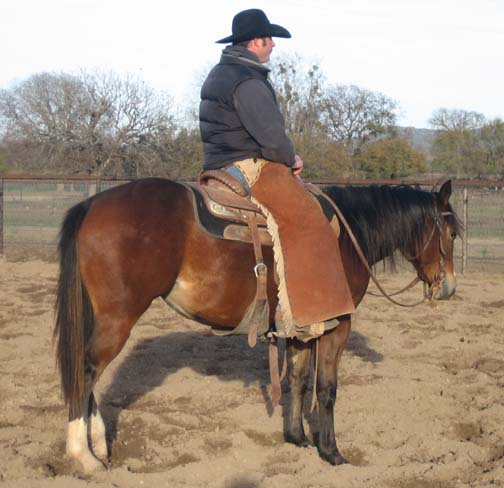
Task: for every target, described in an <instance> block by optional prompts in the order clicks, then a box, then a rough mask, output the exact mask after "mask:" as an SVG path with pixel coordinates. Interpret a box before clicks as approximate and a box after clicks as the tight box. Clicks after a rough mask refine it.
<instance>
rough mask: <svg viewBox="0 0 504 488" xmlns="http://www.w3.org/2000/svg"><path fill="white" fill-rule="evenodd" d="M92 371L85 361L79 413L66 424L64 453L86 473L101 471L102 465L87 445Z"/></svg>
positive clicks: (92, 382)
mask: <svg viewBox="0 0 504 488" xmlns="http://www.w3.org/2000/svg"><path fill="white" fill-rule="evenodd" d="M93 384H94V381H93V371H92V368H91V367H90V365H89V362H88V361H87V360H86V365H85V369H84V393H83V395H82V397H81V399H80V403H79V411H78V412H77V415H76V416H75V418H71V419H70V421H69V423H68V432H67V443H66V452H67V455H68V456H69V457H70V458H73V459H76V460H77V461H79V462H80V463H81V464H82V467H83V469H84V471H85V472H86V473H91V472H92V471H96V470H99V469H103V468H104V465H103V463H102V462H101V461H99V460H98V459H97V458H96V457H95V456H94V455H93V453H92V452H91V451H90V449H89V445H88V427H89V425H88V419H89V415H90V409H91V406H92V403H93V402H94V398H93Z"/></svg>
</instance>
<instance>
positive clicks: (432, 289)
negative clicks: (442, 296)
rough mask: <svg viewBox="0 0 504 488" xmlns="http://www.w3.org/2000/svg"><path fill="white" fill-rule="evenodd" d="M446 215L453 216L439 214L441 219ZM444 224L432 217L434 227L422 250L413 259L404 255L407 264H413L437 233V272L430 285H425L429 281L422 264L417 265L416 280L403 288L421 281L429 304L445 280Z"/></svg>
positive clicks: (445, 213)
mask: <svg viewBox="0 0 504 488" xmlns="http://www.w3.org/2000/svg"><path fill="white" fill-rule="evenodd" d="M447 215H453V212H451V211H443V212H441V216H442V217H445V216H447ZM444 224H445V223H442V222H441V221H440V219H439V218H438V217H437V216H435V217H434V225H433V226H432V232H431V234H430V236H429V238H428V239H427V240H426V241H425V243H424V245H423V246H422V249H421V250H420V251H419V252H418V253H417V254H416V256H414V257H409V256H406V255H405V256H404V257H405V258H406V259H407V260H408V261H409V262H413V261H415V260H418V259H419V258H420V257H421V256H422V255H423V253H424V252H425V251H426V249H427V248H428V247H429V244H430V243H431V241H432V239H433V237H434V234H435V233H436V230H437V231H438V232H439V270H438V271H437V273H436V274H435V275H434V278H433V280H432V283H431V284H430V285H428V284H427V282H428V281H429V280H428V278H427V275H426V274H425V272H424V270H423V266H422V264H420V263H418V271H417V276H416V278H415V279H414V280H413V282H412V283H411V284H410V285H408V287H407V288H405V289H408V288H411V287H413V286H414V285H416V284H417V283H418V282H419V281H422V282H423V284H424V300H426V299H428V300H429V301H430V302H431V303H433V300H434V295H435V294H436V292H437V291H438V290H439V289H440V288H441V283H442V282H443V280H444V279H445V278H446V271H445V263H446V250H445V247H444V244H443V234H444V229H443V226H444ZM403 290H404V289H403ZM422 301H423V300H422ZM420 303H421V302H420Z"/></svg>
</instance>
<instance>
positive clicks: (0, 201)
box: [0, 178, 4, 256]
mask: <svg viewBox="0 0 504 488" xmlns="http://www.w3.org/2000/svg"><path fill="white" fill-rule="evenodd" d="M3 217H4V180H3V178H2V179H0V256H3V253H4V225H3V221H4V219H3Z"/></svg>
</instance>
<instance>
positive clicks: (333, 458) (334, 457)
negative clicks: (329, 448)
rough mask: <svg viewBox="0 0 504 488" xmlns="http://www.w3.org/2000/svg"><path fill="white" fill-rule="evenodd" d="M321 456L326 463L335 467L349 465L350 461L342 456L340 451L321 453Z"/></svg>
mask: <svg viewBox="0 0 504 488" xmlns="http://www.w3.org/2000/svg"><path fill="white" fill-rule="evenodd" d="M319 454H320V457H321V458H322V459H323V460H324V461H327V462H328V463H330V464H332V465H333V466H339V465H340V464H349V463H348V461H347V460H346V459H345V458H344V457H343V456H342V455H341V454H340V452H339V451H336V452H322V451H319Z"/></svg>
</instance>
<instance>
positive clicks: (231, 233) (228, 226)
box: [186, 170, 340, 246]
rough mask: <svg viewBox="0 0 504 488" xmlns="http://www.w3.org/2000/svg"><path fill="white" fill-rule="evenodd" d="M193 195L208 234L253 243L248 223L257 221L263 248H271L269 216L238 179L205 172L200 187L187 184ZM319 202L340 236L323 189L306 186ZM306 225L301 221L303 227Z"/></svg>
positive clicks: (216, 171) (227, 174)
mask: <svg viewBox="0 0 504 488" xmlns="http://www.w3.org/2000/svg"><path fill="white" fill-rule="evenodd" d="M186 186H187V188H189V189H190V190H191V192H192V194H193V203H194V215H195V218H196V221H197V223H198V226H199V227H200V229H201V230H203V231H204V232H206V233H207V234H209V235H211V236H213V237H217V238H220V239H228V240H234V241H240V242H246V243H252V234H251V231H250V228H249V225H248V223H249V220H250V218H251V217H252V215H254V216H255V218H256V223H257V227H258V231H259V237H260V241H261V245H263V246H272V245H273V241H272V238H271V236H270V234H269V232H268V230H267V227H266V217H265V216H264V215H263V214H262V212H261V210H260V209H259V207H258V206H257V205H256V204H255V203H253V202H252V201H251V200H250V198H249V197H248V194H247V191H246V190H245V188H244V187H243V186H242V185H241V182H239V181H238V180H237V179H236V178H234V177H233V176H232V175H230V174H229V173H227V172H225V171H222V170H212V171H206V172H204V173H202V175H201V177H200V184H199V185H198V184H192V183H187V184H186ZM305 187H306V189H307V190H308V191H309V193H310V194H311V196H312V197H313V198H314V199H315V200H316V201H317V202H318V204H319V205H320V207H321V210H322V212H323V213H324V215H325V217H326V218H327V220H328V221H329V223H330V224H331V227H332V228H333V230H334V231H335V233H336V235H338V236H339V231H340V227H339V221H338V218H337V216H336V214H335V212H334V209H333V208H332V206H331V204H330V203H329V202H328V201H327V197H325V196H324V195H321V194H320V193H321V192H320V190H318V189H315V188H313V185H310V184H307V185H305ZM303 224H304V223H303V222H299V225H300V226H302V225H303Z"/></svg>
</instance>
